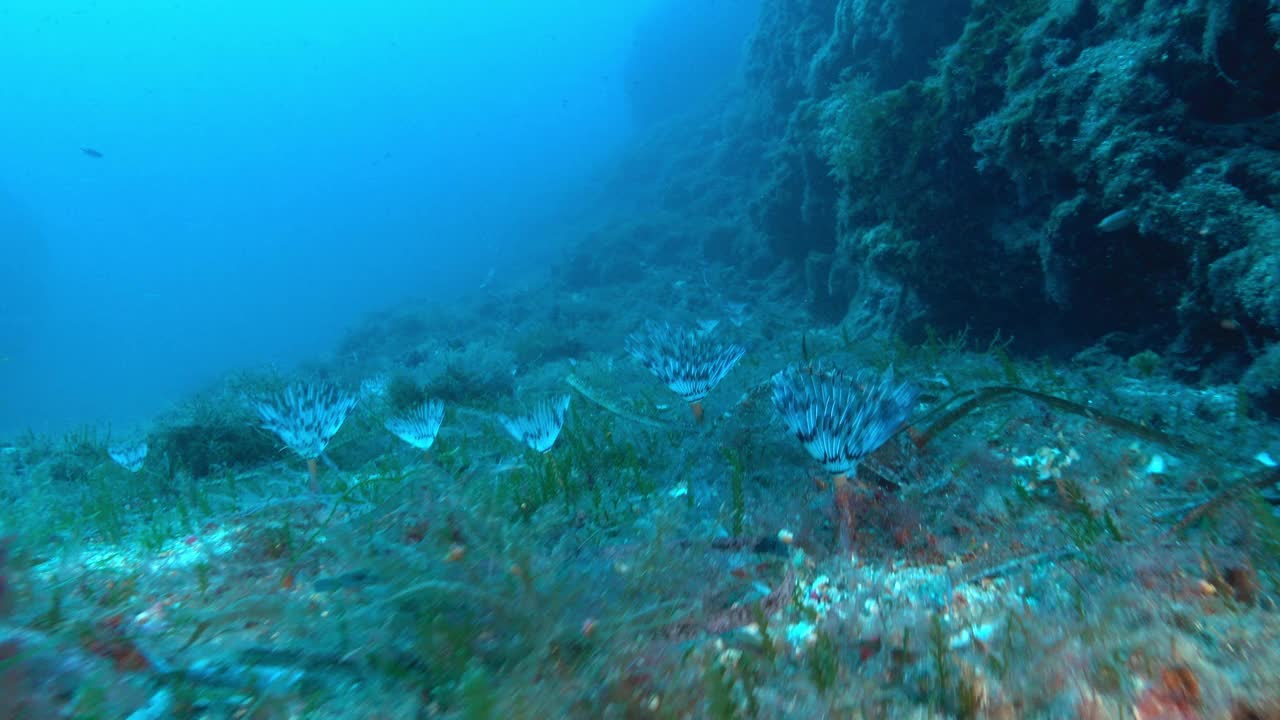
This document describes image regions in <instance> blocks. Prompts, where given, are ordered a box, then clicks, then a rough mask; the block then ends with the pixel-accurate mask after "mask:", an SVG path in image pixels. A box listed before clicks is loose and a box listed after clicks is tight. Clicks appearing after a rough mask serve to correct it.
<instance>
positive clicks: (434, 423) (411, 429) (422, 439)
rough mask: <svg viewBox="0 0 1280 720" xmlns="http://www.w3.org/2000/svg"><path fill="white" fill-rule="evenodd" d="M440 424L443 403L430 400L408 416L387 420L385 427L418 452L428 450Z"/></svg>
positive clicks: (433, 441)
mask: <svg viewBox="0 0 1280 720" xmlns="http://www.w3.org/2000/svg"><path fill="white" fill-rule="evenodd" d="M442 422H444V401H443V400H436V399H434V398H432V399H430V400H428V401H426V402H424V403H422V404H421V405H419V406H418V407H416V408H414V409H413V410H410V411H409V412H408V414H405V415H401V416H400V417H394V418H391V419H389V420H387V422H386V427H387V429H388V430H390V431H391V432H392V434H394V435H395V436H396V437H398V438H400V439H401V440H403V441H405V442H407V443H409V444H410V445H412V446H414V447H416V448H418V449H419V450H430V449H431V445H432V444H433V443H435V441H436V434H437V433H439V432H440V423H442Z"/></svg>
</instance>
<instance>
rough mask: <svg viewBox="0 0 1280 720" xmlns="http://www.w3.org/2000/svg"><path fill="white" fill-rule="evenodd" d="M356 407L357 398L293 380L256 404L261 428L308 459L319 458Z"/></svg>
mask: <svg viewBox="0 0 1280 720" xmlns="http://www.w3.org/2000/svg"><path fill="white" fill-rule="evenodd" d="M355 406H356V400H355V398H353V397H351V396H350V395H347V394H346V393H344V392H342V391H341V390H338V389H337V388H335V387H333V386H332V385H328V384H324V383H321V384H318V385H311V384H308V383H294V384H293V385H290V386H289V387H287V388H285V389H284V391H283V392H281V393H280V394H279V395H277V396H275V397H274V398H272V399H270V400H268V401H266V402H259V403H255V407H256V408H257V410H258V416H259V417H261V418H262V427H264V428H266V429H267V430H270V431H271V432H273V433H275V434H276V435H278V436H279V437H280V440H281V441H283V442H284V444H285V445H286V446H288V448H289V449H290V450H292V451H294V452H296V453H298V455H300V456H302V457H303V458H304V459H306V460H311V459H314V458H317V457H320V454H321V453H323V452H324V449H325V447H326V446H327V445H328V444H329V441H330V440H332V439H333V436H334V434H335V433H337V432H338V428H340V427H342V423H343V422H344V421H346V419H347V414H348V413H350V412H351V409H352V408H354V407H355Z"/></svg>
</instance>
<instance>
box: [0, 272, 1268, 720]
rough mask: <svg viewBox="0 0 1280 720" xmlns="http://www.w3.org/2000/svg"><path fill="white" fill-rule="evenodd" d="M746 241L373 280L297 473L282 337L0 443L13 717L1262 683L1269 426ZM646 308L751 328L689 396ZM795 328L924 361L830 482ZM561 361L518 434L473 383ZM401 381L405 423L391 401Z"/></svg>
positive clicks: (894, 361) (872, 711)
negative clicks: (743, 252)
mask: <svg viewBox="0 0 1280 720" xmlns="http://www.w3.org/2000/svg"><path fill="white" fill-rule="evenodd" d="M730 278H731V276H730V275H729V274H727V273H726V274H724V275H723V276H722V275H720V274H718V273H715V272H699V273H698V274H697V275H696V276H690V277H687V278H681V277H677V276H674V275H660V274H656V273H655V274H652V275H650V276H649V277H647V278H645V279H641V280H637V281H635V282H633V283H629V284H626V285H619V286H608V287H600V288H596V289H594V290H590V291H581V292H574V293H568V292H564V291H563V288H559V287H557V286H556V284H555V283H548V284H539V285H533V286H530V287H529V288H526V289H521V290H506V291H498V292H494V291H492V290H484V291H481V292H478V293H477V294H476V295H475V296H473V297H470V298H468V299H466V300H464V301H462V302H459V303H454V304H451V305H450V306H448V307H445V306H431V307H427V306H424V307H403V308H399V309H397V310H395V311H394V312H388V313H386V314H385V315H382V316H380V317H376V318H372V319H370V320H369V321H368V322H367V323H366V324H365V325H363V326H362V327H360V328H359V329H358V330H357V331H356V332H354V333H352V335H351V336H350V337H349V339H348V340H347V342H346V343H344V345H343V346H342V347H341V348H339V349H337V350H336V351H335V352H334V354H333V356H332V357H331V358H328V359H325V360H324V361H322V362H317V363H316V365H315V366H314V367H311V368H306V369H303V370H302V371H300V374H301V375H302V376H303V377H306V378H311V379H315V378H324V379H326V380H328V381H330V382H334V383H337V384H340V385H343V386H346V387H348V388H352V389H353V390H354V388H357V387H360V386H361V384H362V383H363V384H364V392H363V393H362V396H361V400H360V404H359V406H358V407H357V409H356V410H355V412H354V413H353V415H352V416H351V417H350V418H349V419H348V420H347V422H346V424H345V426H344V427H343V428H342V429H341V431H340V432H339V433H338V435H337V436H336V438H335V439H334V441H333V443H332V445H330V447H329V451H328V458H329V459H330V460H331V461H332V462H331V464H329V465H322V466H321V473H320V476H319V490H320V492H319V493H318V494H313V493H312V492H310V491H309V490H308V479H307V472H306V468H305V465H304V464H303V462H302V461H301V460H297V459H295V458H293V457H291V456H288V455H286V454H284V453H283V452H281V451H280V450H278V448H277V444H276V442H275V439H274V438H272V437H270V436H269V435H268V434H267V433H266V432H265V431H263V430H261V429H259V428H257V427H256V418H255V417H254V416H253V415H252V410H251V408H250V406H249V404H248V403H247V402H246V399H247V398H250V397H253V396H254V395H255V393H257V392H259V391H260V390H262V389H264V388H269V387H276V386H278V384H279V383H280V382H282V381H283V380H284V379H287V378H279V377H275V376H273V375H271V374H270V373H246V374H243V375H238V376H235V377H229V378H227V379H226V380H225V382H222V383H220V384H218V385H216V386H214V387H210V388H209V389H208V390H207V391H206V392H204V393H201V394H200V395H199V396H198V397H195V398H192V399H190V400H188V401H185V402H183V403H181V404H180V405H179V406H177V407H175V408H174V409H173V411H172V412H171V413H169V414H167V415H166V416H164V417H162V418H159V419H157V420H156V422H155V423H154V426H153V427H151V428H150V431H149V432H148V434H147V438H148V441H149V444H150V447H151V451H150V455H149V456H148V459H147V462H146V465H145V466H144V468H143V470H142V471H141V472H139V473H138V474H136V475H135V474H131V473H129V472H128V471H127V470H125V469H123V468H121V467H119V466H117V465H116V464H114V463H113V462H112V461H111V460H110V459H109V458H108V455H107V452H106V450H105V448H106V447H107V446H108V445H109V444H110V442H111V438H109V437H108V436H107V434H106V433H105V432H104V431H103V430H94V429H86V430H85V431H83V432H79V433H73V434H71V435H69V436H67V437H64V438H50V437H40V436H27V437H22V438H18V439H16V440H14V441H13V442H10V443H7V444H5V445H4V446H3V451H2V453H0V459H2V460H3V465H2V466H0V471H2V472H3V485H2V487H3V492H4V502H3V504H2V505H0V518H2V520H3V523H4V526H5V527H6V528H8V529H9V530H8V532H9V533H10V535H9V537H8V539H7V540H6V541H5V546H4V547H5V553H4V568H5V571H4V572H5V574H4V576H3V584H2V585H0V593H2V594H0V601H2V602H3V609H4V613H5V620H4V628H3V640H2V641H0V654H2V655H3V658H4V662H3V663H2V664H0V687H2V688H3V693H0V717H4V718H43V717H59V716H71V717H80V718H95V717H101V718H108V717H110V718H114V717H130V718H135V719H137V718H169V717H174V718H205V717H208V718H289V717H308V718H351V717H364V718H421V717H465V718H485V717H516V718H523V717H543V718H551V717H556V718H558V717H583V718H595V717H606V718H607V717H673V718H674V717H709V718H729V717H762V718H776V717H895V718H896V717H952V716H959V717H972V716H989V717H1008V718H1013V717H1028V716H1054V717H1082V718H1093V717H1097V718H1104V717H1137V718H1157V717H1160V718H1193V717H1233V718H1265V717H1280V613H1277V607H1276V598H1277V593H1278V591H1280V521H1278V520H1277V518H1276V516H1275V513H1274V509H1273V507H1272V506H1271V505H1270V504H1268V502H1267V499H1266V496H1265V491H1266V490H1267V489H1268V488H1269V487H1270V486H1271V485H1272V484H1273V483H1274V482H1275V480H1276V469H1275V461H1274V460H1272V458H1275V457H1280V445H1278V444H1277V439H1276V436H1275V434H1274V432H1272V431H1273V429H1274V428H1271V429H1270V430H1269V429H1268V428H1267V427H1266V426H1265V425H1263V424H1260V423H1259V422H1258V421H1256V420H1255V419H1253V418H1252V417H1250V415H1249V412H1248V406H1247V404H1246V403H1245V402H1243V401H1242V400H1241V399H1240V398H1239V397H1238V396H1237V393H1236V391H1235V390H1234V389H1233V388H1231V387H1222V388H1215V387H1206V388H1202V389H1191V388H1189V387H1187V386H1185V385H1181V384H1177V383H1175V382H1173V381H1171V380H1170V379H1169V378H1168V377H1167V375H1166V372H1165V370H1164V369H1163V368H1162V367H1161V366H1160V364H1159V363H1157V362H1154V361H1153V362H1151V363H1143V362H1138V361H1135V362H1125V361H1123V360H1121V359H1119V358H1116V357H1113V356H1111V355H1109V354H1108V353H1106V352H1103V351H1095V352H1084V353H1081V354H1079V355H1077V356H1075V357H1074V358H1073V359H1071V360H1070V361H1064V362H1048V361H1044V362H1033V361H1028V360H1016V359H1013V358H1011V356H1010V354H1009V353H1008V352H1007V351H1006V349H1005V344H1006V341H1005V340H1002V339H1001V338H994V339H993V338H976V337H967V336H963V335H953V336H950V337H936V336H934V335H929V336H928V339H926V341H925V342H924V343H922V344H916V345H911V344H906V343H904V342H902V341H899V340H895V339H894V338H892V337H868V338H863V339H855V338H854V337H853V336H851V334H850V333H849V332H848V330H847V329H846V330H844V331H842V330H841V329H840V328H838V327H837V328H833V329H827V330H815V329H810V326H809V322H808V321H807V320H806V314H805V312H804V310H803V309H802V308H800V307H798V306H797V305H796V304H794V303H788V302H785V301H783V300H781V299H777V298H773V297H771V296H770V291H771V288H770V286H768V285H766V284H760V285H755V286H753V285H747V284H740V283H736V282H735V281H733V280H731V279H730ZM639 298H664V299H665V301H664V302H663V303H662V304H661V305H659V304H658V303H649V302H645V301H641V300H639ZM623 308H626V312H622V311H621V309H623ZM650 317H663V318H666V319H669V320H672V321H675V322H685V323H697V322H700V321H703V322H704V327H709V325H710V323H711V322H716V323H717V324H716V327H715V328H714V330H713V331H712V332H713V334H714V335H715V336H716V337H718V338H720V339H722V340H725V341H734V342H739V343H742V344H744V345H746V346H747V347H748V348H749V351H748V353H747V355H746V357H745V359H744V360H743V361H742V362H741V363H740V364H739V365H738V366H737V367H736V368H735V369H733V371H732V372H730V374H729V375H728V377H727V378H726V379H725V381H724V382H723V383H722V384H721V386H720V387H718V388H717V389H716V390H715V391H714V392H713V393H712V394H711V395H710V396H709V397H708V398H707V400H706V406H707V412H706V416H705V418H704V420H703V422H701V423H700V424H695V423H694V422H693V419H692V414H691V413H690V411H689V409H688V408H687V407H686V406H684V403H683V402H681V401H680V400H679V399H678V398H677V397H676V396H675V395H674V394H672V393H671V392H670V391H668V390H667V389H666V388H665V387H663V386H661V384H660V383H658V381H657V380H655V379H654V378H653V377H652V376H651V375H649V374H648V373H647V372H646V371H645V370H644V369H643V368H642V367H641V366H640V365H639V363H637V362H635V361H634V360H633V359H632V358H631V357H629V356H628V355H627V354H626V353H625V352H624V351H623V342H624V338H625V336H626V335H627V334H628V333H630V332H633V331H634V330H636V329H637V326H638V325H639V324H641V323H642V322H643V318H650ZM789 364H797V365H805V364H821V365H822V366H835V367H843V368H846V369H850V370H853V369H858V368H866V367H870V368H883V367H887V366H889V365H892V366H893V367H894V370H895V373H896V374H897V376H898V377H899V378H902V379H906V380H908V381H909V382H911V383H912V384H914V385H915V386H916V387H917V388H918V389H919V390H920V391H921V395H920V398H919V403H918V407H917V408H916V411H915V415H914V416H913V418H912V420H911V422H910V425H909V427H907V428H906V429H905V430H904V431H903V432H901V433H899V434H898V435H896V436H895V437H894V438H893V439H891V440H890V441H889V442H888V443H887V444H886V445H885V446H884V447H882V448H881V450H879V451H878V452H876V453H875V454H874V455H873V456H872V457H871V458H869V459H867V460H866V461H864V462H863V463H862V465H861V467H860V469H859V472H858V476H857V478H856V479H855V480H853V486H852V487H853V492H852V497H851V499H850V500H849V502H847V503H844V504H841V503H838V502H836V500H835V497H836V496H835V495H834V491H833V490H832V489H831V488H830V487H829V486H828V484H829V481H828V478H827V477H825V475H824V474H823V473H822V471H821V470H820V468H818V467H817V466H816V465H815V464H814V463H813V461H812V460H811V459H810V458H809V456H808V455H807V454H805V452H804V451H803V450H802V449H801V447H800V445H799V444H798V443H796V442H795V441H794V439H792V438H790V437H788V436H787V434H786V432H785V431H784V430H783V428H782V425H781V423H780V421H779V420H778V419H777V417H776V413H775V411H774V409H773V406H772V403H771V402H770V398H769V392H768V383H769V379H770V377H771V375H772V374H773V373H774V372H776V371H777V370H779V369H781V368H783V367H785V366H787V365H789ZM372 378H378V380H376V381H374V382H364V381H367V380H370V379H372ZM553 392H569V393H572V409H571V413H570V415H571V417H570V419H569V422H568V425H567V426H566V429H565V431H564V434H563V435H562V436H561V437H560V439H559V441H558V442H557V444H556V446H555V447H554V448H553V449H552V450H551V452H549V453H548V454H546V455H537V454H534V453H532V452H531V451H524V450H523V449H522V448H521V447H520V446H519V445H518V444H517V443H516V442H515V441H514V440H512V439H511V438H510V437H508V436H507V435H506V434H505V433H504V432H503V431H502V429H501V428H500V427H499V425H498V424H497V423H496V422H495V420H494V413H495V412H500V411H510V410H512V409H513V408H512V405H513V404H519V402H528V401H531V400H533V399H536V398H537V397H539V396H543V395H546V394H550V393H553ZM424 394H429V395H431V396H435V397H441V398H443V399H444V400H445V402H446V406H447V414H446V419H445V422H444V426H443V429H442V431H441V434H440V437H439V439H438V441H437V442H436V445H435V446H434V447H433V448H432V449H431V451H430V453H429V455H426V456H424V455H423V454H421V453H419V452H418V451H416V450H413V449H412V448H410V447H409V446H408V445H406V444H404V443H401V442H400V441H399V440H397V439H396V438H395V437H393V436H392V435H391V434H390V433H388V432H387V431H386V430H385V429H384V428H383V426H382V425H383V421H384V419H385V418H386V417H387V416H389V415H390V414H392V413H394V412H395V411H396V410H397V408H400V407H404V406H407V405H411V404H413V403H415V402H417V401H419V400H420V399H421V397H422V396H423V395H424ZM513 394H514V396H516V397H518V398H520V400H519V401H513V400H511V397H512V396H513Z"/></svg>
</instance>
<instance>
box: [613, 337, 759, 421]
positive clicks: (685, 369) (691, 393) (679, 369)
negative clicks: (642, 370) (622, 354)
mask: <svg viewBox="0 0 1280 720" xmlns="http://www.w3.org/2000/svg"><path fill="white" fill-rule="evenodd" d="M626 348H627V352H629V353H631V354H632V355H634V356H635V357H636V359H637V360H639V361H640V362H641V364H643V365H644V366H645V367H646V368H649V372H651V373H653V374H654V375H656V376H657V377H658V379H659V380H661V381H662V382H663V383H665V384H666V386H667V387H669V388H671V389H672V390H674V391H675V393H676V394H677V395H679V396H680V397H682V398H684V400H685V402H694V401H696V400H701V399H702V398H704V397H706V396H707V393H709V392H711V391H712V390H713V389H714V388H715V386H716V385H718V384H719V383H720V381H721V380H723V379H724V376H725V375H728V374H729V371H730V370H732V369H733V366H734V365H736V364H737V362H738V361H739V360H741V359H742V356H743V355H744V354H746V352H747V351H746V349H744V348H743V347H742V346H741V345H721V344H719V343H716V342H712V341H710V340H709V339H707V338H706V337H704V336H701V335H698V334H697V333H694V332H691V331H685V330H676V329H673V328H672V327H671V326H670V325H668V324H666V323H662V324H657V323H653V322H650V323H648V324H646V325H645V329H644V331H643V332H637V333H633V334H631V335H629V336H627V341H626Z"/></svg>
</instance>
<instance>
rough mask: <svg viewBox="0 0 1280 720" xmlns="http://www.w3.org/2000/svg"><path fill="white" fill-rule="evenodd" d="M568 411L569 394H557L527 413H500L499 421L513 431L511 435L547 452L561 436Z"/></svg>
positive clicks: (539, 450) (509, 430)
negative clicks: (509, 415) (513, 415)
mask: <svg viewBox="0 0 1280 720" xmlns="http://www.w3.org/2000/svg"><path fill="white" fill-rule="evenodd" d="M568 413H569V396H568V395H557V396H555V397H553V398H550V399H549V400H543V401H542V402H540V403H538V404H537V405H535V406H534V407H533V411H532V412H530V413H529V414H527V415H520V416H518V417H507V416H506V415H499V416H498V422H501V423H502V426H503V427H505V428H506V429H507V432H509V433H511V437H513V438H515V439H517V440H519V441H521V442H523V443H524V444H525V445H528V446H529V447H531V448H533V449H534V450H537V451H538V452H546V451H548V450H550V449H551V446H552V445H555V444H556V438H558V437H560V429H561V428H563V427H564V421H565V418H566V417H567V416H568Z"/></svg>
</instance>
